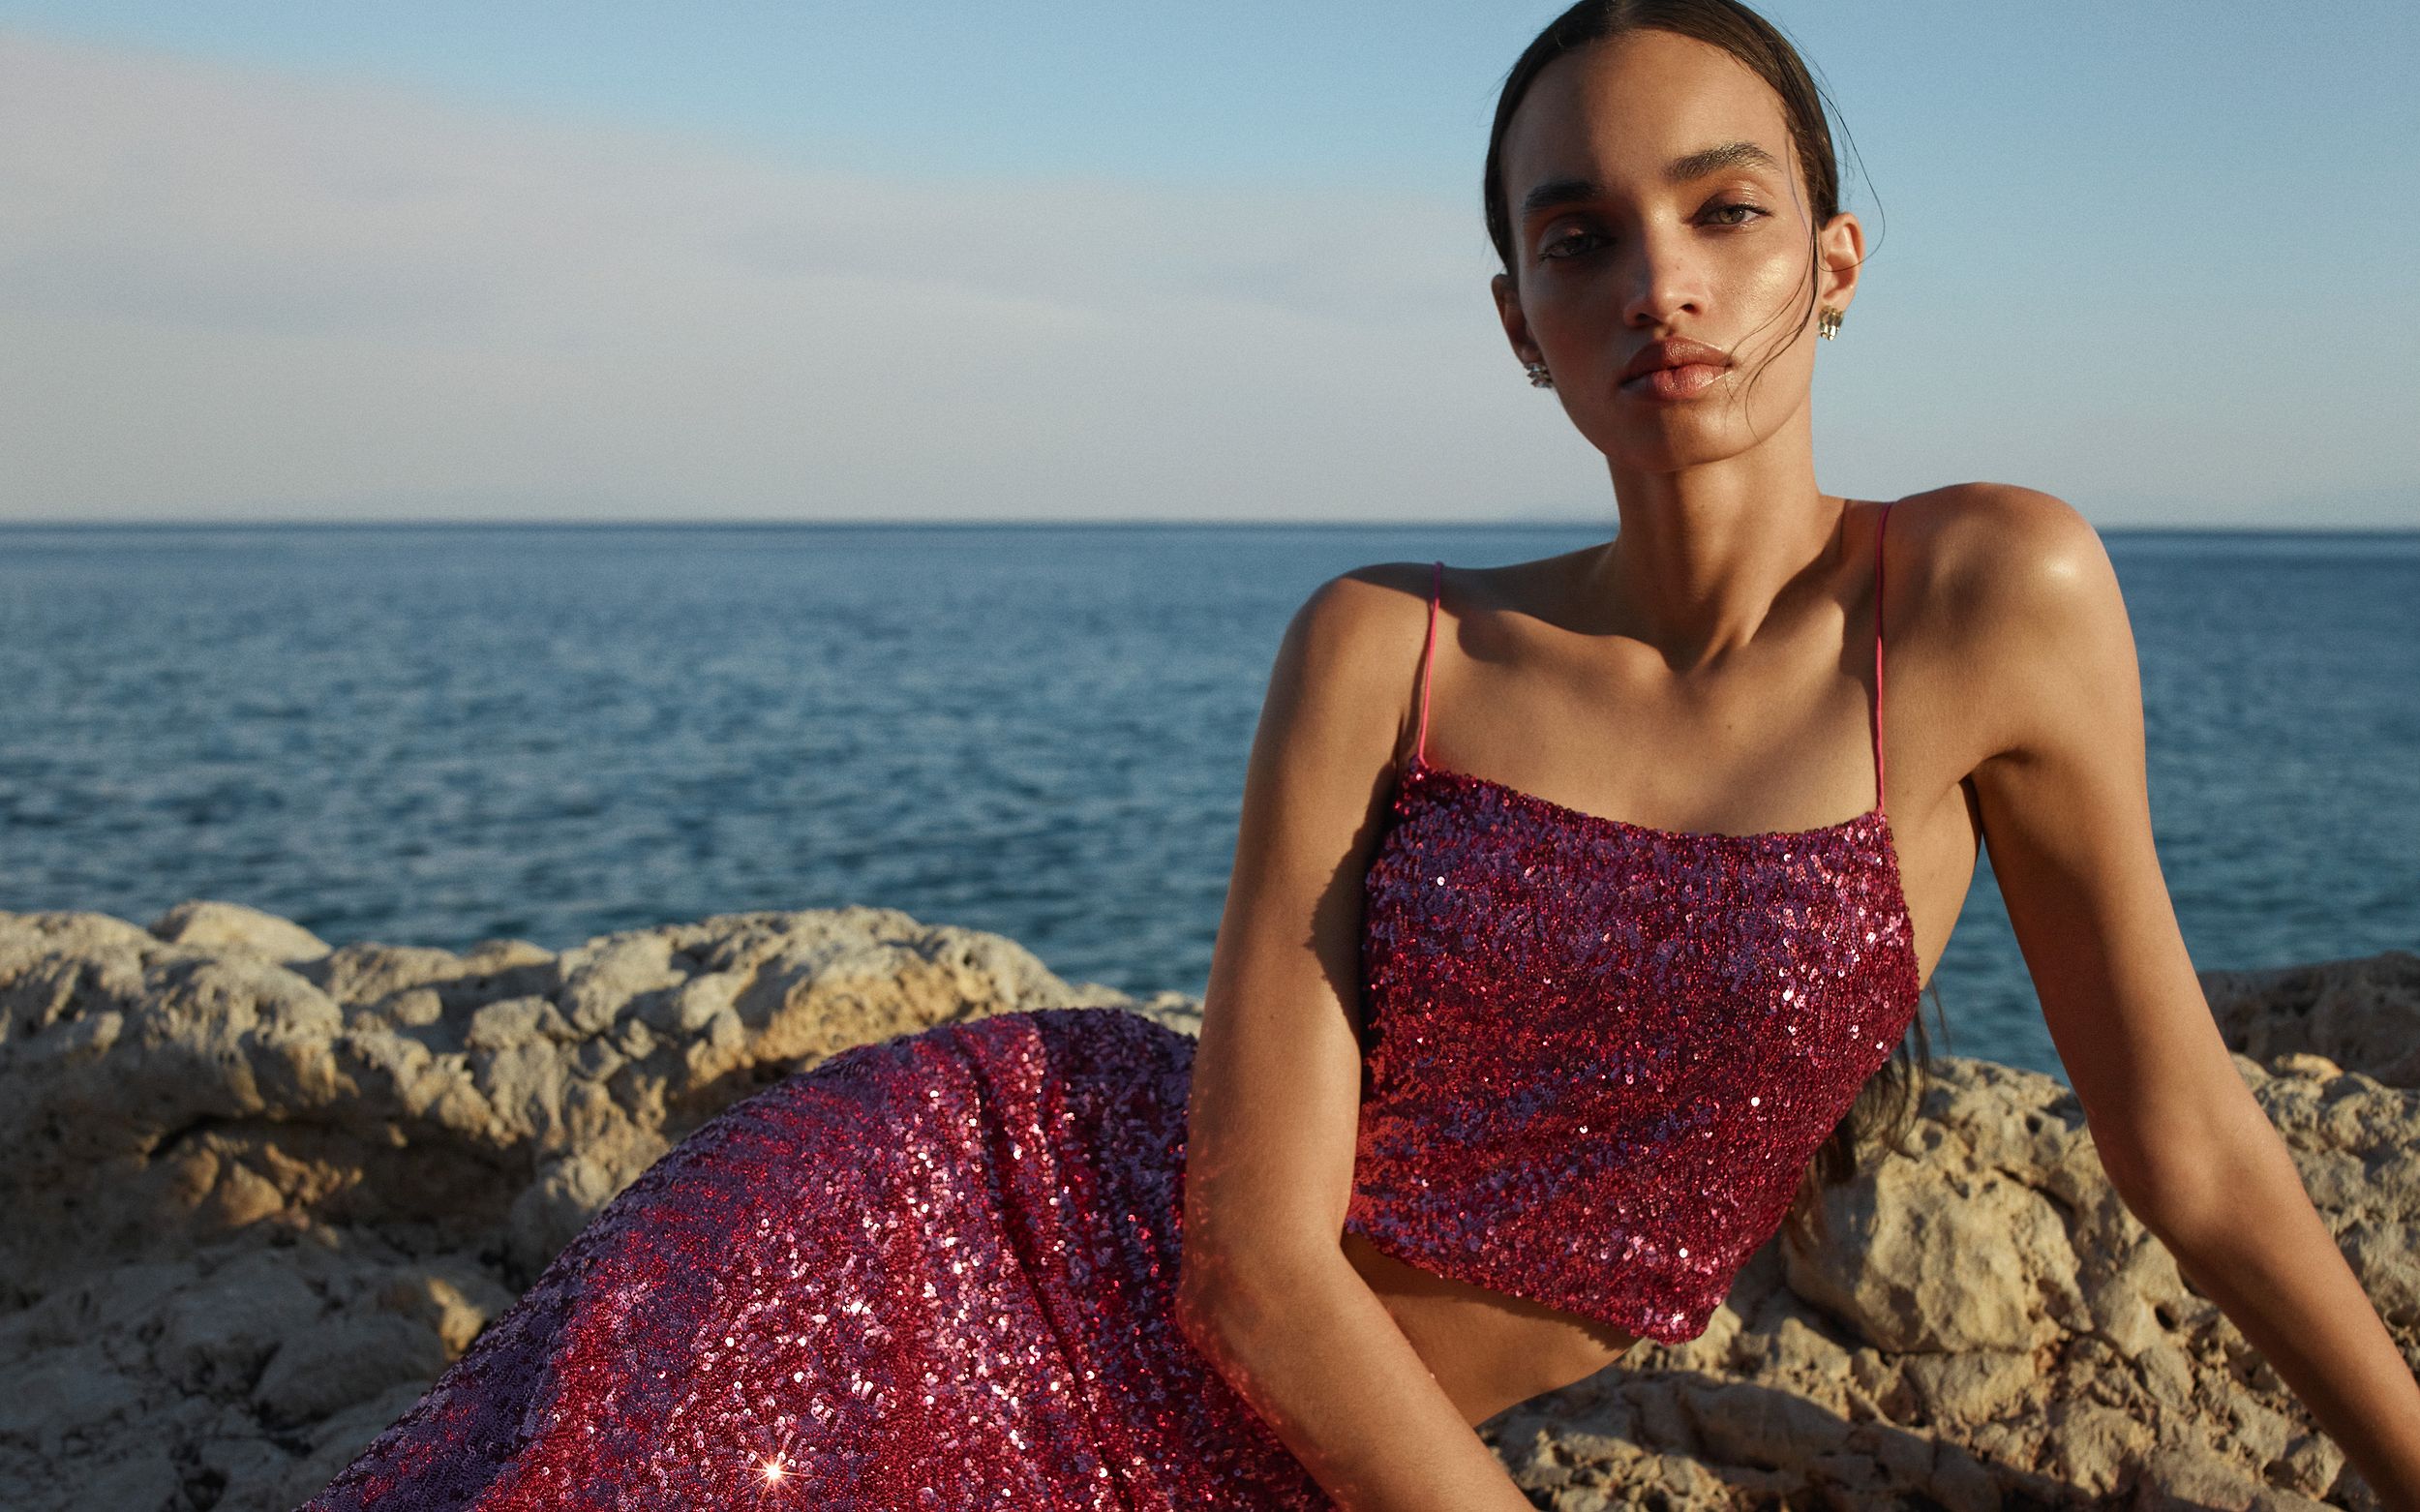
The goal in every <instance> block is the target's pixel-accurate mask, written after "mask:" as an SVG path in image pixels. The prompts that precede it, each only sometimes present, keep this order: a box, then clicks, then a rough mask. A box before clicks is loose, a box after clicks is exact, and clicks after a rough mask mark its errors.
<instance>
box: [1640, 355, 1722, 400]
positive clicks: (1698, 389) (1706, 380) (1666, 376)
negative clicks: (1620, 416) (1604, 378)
mask: <svg viewBox="0 0 2420 1512" xmlns="http://www.w3.org/2000/svg"><path fill="white" fill-rule="evenodd" d="M1722 376H1723V370H1722V368H1721V367H1720V366H1718V365H1717V364H1715V363H1711V362H1691V363H1687V364H1684V365H1682V366H1680V367H1678V368H1657V369H1655V370H1654V371H1653V372H1651V373H1642V374H1640V375H1639V376H1638V377H1637V378H1623V379H1622V380H1621V386H1622V388H1623V390H1624V391H1626V392H1628V393H1632V394H1636V395H1638V396H1639V397H1640V398H1642V399H1694V398H1696V397H1697V396H1698V395H1700V394H1703V393H1705V392H1706V391H1707V390H1708V389H1709V388H1711V387H1713V386H1714V380H1715V379H1717V378H1721V377H1722Z"/></svg>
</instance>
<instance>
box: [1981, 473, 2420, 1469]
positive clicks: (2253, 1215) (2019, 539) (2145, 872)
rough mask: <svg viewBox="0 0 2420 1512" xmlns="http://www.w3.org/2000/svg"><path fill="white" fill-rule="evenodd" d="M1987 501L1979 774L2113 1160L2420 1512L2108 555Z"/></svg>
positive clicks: (2405, 1417)
mask: <svg viewBox="0 0 2420 1512" xmlns="http://www.w3.org/2000/svg"><path fill="white" fill-rule="evenodd" d="M1979 503H1980V505H1981V507H1979V508H1977V509H1976V510H1975V511H1974V513H1973V515H1972V517H1971V519H1969V520H1963V521H1960V522H1958V523H1957V524H1956V525H1952V526H1948V527H1945V528H1944V529H1943V530H1942V532H1941V537H1940V540H1939V542H1938V543H1937V548H1936V549H1937V551H1938V552H1939V553H1941V554H1942V555H1939V556H1937V557H1936V561H1937V562H1943V563H1945V564H1947V565H1948V567H1949V570H1950V571H1951V573H1952V574H1953V575H1954V576H1955V577H1956V578H1957V579H1958V580H1959V581H1961V582H1962V583H1963V584H1964V585H1965V587H1964V589H1963V590H1961V591H1960V592H1959V593H1958V595H1957V596H1958V597H1959V599H1960V601H1961V603H1962V604H1963V605H1965V606H1966V607H1967V608H1968V610H1969V611H1970V614H1969V615H1968V616H1967V617H1966V623H1967V625H1968V633H1969V634H1970V635H1971V636H1973V637H1974V639H1973V640H1972V641H1970V642H1969V644H1970V645H1971V646H1975V647H1979V648H1982V650H1981V652H1980V653H1979V654H1981V655H1984V656H1986V657H1987V659H1988V663H1989V665H1988V667H1987V668H1979V671H1980V672H1981V674H1982V676H1983V677H1984V679H1985V680H1986V681H1987V684H1988V686H1989V687H1990V688H1991V689H1992V691H1993V693H1994V695H1995V696H1994V698H1993V699H1992V700H1991V705H1992V708H1993V709H1994V711H1995V713H1994V715H1993V717H1994V718H1995V719H1997V720H2000V721H2003V725H2004V727H2003V728H2000V729H1997V730H1995V731H1994V740H1993V742H1992V745H1993V748H1996V750H1997V754H1995V755H1993V756H1992V757H1991V758H1990V759H1989V760H1987V761H1985V762H1983V763H1982V764H1981V766H1979V767H1978V768H1977V769H1976V771H1975V773H1974V783H1975V789H1976V793H1977V797H1978V799H1979V800H1980V805H1981V814H1982V822H1983V833H1984V839H1985V841H1986V843H1987V844H1988V845H1989V847H1990V852H1991V862H1992V870H1993V872H1994V874H1995V875H1996V876H1997V878H1998V879H1999V883H2000V889H2001V892H2002V893H2003V894H2004V895H2005V897H2006V898H2007V901H2008V911H2009V918H2010V922H2012V924H2013V925H2014V927H2015V931H2016V937H2017V942H2018V945H2019V946H2020V948H2021V949H2022V950H2023V952H2024V955H2025V964H2026V966H2027V968H2028V969H2029V970H2030V972H2031V973H2032V976H2033V979H2034V983H2035V985H2036V987H2037V989H2038V991H2039V993H2040V996H2041V999H2042V1015H2043V1017H2044V1018H2045V1020H2047V1022H2048V1025H2049V1029H2050V1036H2051V1039H2052V1041H2053V1042H2054V1043H2056V1044H2057V1046H2058V1051H2059V1059H2060V1062H2061V1063H2062V1064H2063V1065H2064V1066H2065V1067H2066V1068H2067V1071H2068V1074H2069V1078H2070V1080H2071V1081H2072V1083H2073V1085H2074V1088H2075V1095H2076V1098H2077V1100H2078V1101H2079V1102H2080V1103H2082V1104H2083V1107H2084V1113H2085V1117H2086V1119H2087V1120H2088V1122H2089V1124H2090V1126H2091V1129H2092V1133H2093V1136H2094V1143H2095V1145H2096V1147H2097V1149H2098V1151H2099V1153H2100V1156H2101V1161H2102V1166H2103V1168H2104V1169H2106V1170H2107V1172H2108V1174H2109V1178H2110V1180H2111V1182H2112V1183H2113V1184H2114V1185H2115V1186H2116V1187H2117V1190H2118V1192H2119V1194H2120V1195H2121V1196H2123V1197H2124V1198H2125V1200H2126V1203H2127V1205H2128V1207H2129V1208H2131V1209H2132V1210H2133V1212H2134V1214H2135V1215H2136V1216H2137V1217H2139V1218H2140V1219H2141V1220H2142V1222H2143V1225H2144V1226H2145V1227H2147V1228H2149V1229H2150V1230H2151V1231H2152V1232H2153V1233H2154V1234H2155V1235H2157V1236H2158V1237H2159V1238H2160V1240H2161V1241H2162V1243H2163V1244H2164V1245H2166V1247H2167V1248H2168V1249H2169V1250H2170V1251H2171V1252H2173V1253H2174V1254H2175V1255H2176V1257H2177V1259H2178V1261H2179V1263H2180V1265H2181V1266H2182V1267H2183V1268H2184V1270H2185V1271H2186V1273H2187V1274H2188V1275H2189V1276H2190V1277H2191V1278H2192V1280H2193V1284H2194V1285H2197V1286H2198V1287H2200V1288H2201V1289H2202V1290H2203V1291H2204V1292H2206V1293H2207V1294H2208V1295H2209V1296H2210V1298H2211V1299H2212V1300H2213V1301H2215V1302H2217V1303H2218V1304H2219V1305H2220V1307H2221V1308H2222V1309H2223V1311H2224V1312H2225V1314H2226V1315H2227V1317H2228V1318H2229V1319H2230V1320H2231V1321H2232V1322H2234V1323H2235V1325H2236V1326H2237V1327H2238V1328H2240V1329H2241V1330H2242V1331H2243V1333H2244V1337H2245V1338H2247V1339H2248V1340H2250V1341H2251V1342H2252V1344H2253V1345H2254V1347H2256V1348H2257V1349H2259V1350H2260V1352H2261V1354H2262V1355H2263V1356H2264V1357H2265V1358H2267V1359H2268V1361H2269V1362H2270V1364H2271V1365H2272V1366H2274V1367H2275V1368H2276V1370H2277V1373H2278V1375H2279V1376H2282V1377H2283V1378H2284V1380H2285V1382H2286V1383H2287V1384H2288V1385H2289V1386H2290V1387H2291V1388H2292V1389H2293V1391H2294V1393H2295V1394H2296V1395H2297V1396H2298V1397H2299V1398H2300V1399H2301V1400H2302V1401H2303V1403H2304V1404H2305V1405H2306V1406H2309V1408H2310V1409H2311V1412H2312V1415H2313V1416H2314V1418H2316V1419H2317V1420H2318V1422H2319V1425H2320V1426H2321V1427H2322V1428H2323V1429H2325V1430H2326V1432H2327V1434H2328V1436H2330V1437H2331V1438H2334V1439H2335V1440H2336V1442H2337V1443H2338V1445H2339V1446H2340V1447H2342V1448H2343V1449H2344V1453H2345V1455H2346V1456H2347V1457H2348V1458H2349V1459H2350V1460H2351V1461H2352V1463H2353V1466H2354V1467H2355V1468H2356V1469H2358V1470H2359V1471H2360V1473H2361V1474H2362V1476H2363V1477H2364V1478H2365V1479H2366V1480H2368V1481H2369V1482H2370V1484H2371V1486H2372V1488H2373V1489H2374V1490H2375V1491H2376V1492H2377V1493H2378V1494H2379V1495H2380V1496H2381V1497H2385V1498H2386V1499H2387V1501H2388V1504H2389V1505H2393V1506H2398V1507H2420V1384H2415V1382H2414V1381H2413V1378H2412V1374H2411V1372H2410V1370H2409V1369H2408V1368H2406V1367H2405V1363H2404V1360H2403V1356H2402V1355H2401V1353H2400V1352H2399V1351H2398V1350H2397V1348H2396V1346H2395V1342H2394V1339H2393V1336H2392V1335H2390V1334H2389V1333H2388V1332H2387V1329H2386V1325H2385V1324H2384V1322H2382V1321H2381V1320H2380V1319H2379V1317H2378V1315H2377V1312H2376V1310H2375V1307H2373V1305H2372V1304H2371V1302H2370V1300H2369V1298H2368V1297H2367V1296H2365V1295H2364V1294H2363V1292H2362V1289H2361V1285H2360V1282H2359V1280H2358V1279H2357V1278H2356V1277H2355V1276H2354V1275H2353V1273H2352V1270H2351V1268H2350V1267H2349V1266H2348V1265H2347V1264H2346V1263H2345V1261H2344V1255H2343V1253H2342V1252H2341V1251H2340V1250H2339V1249H2338V1248H2337V1245H2336V1243H2335V1240H2334V1239H2333V1237H2332V1236H2331V1235H2330V1234H2329V1232H2328V1229H2327V1225H2326V1223H2325V1222H2324V1221H2323V1220H2322V1219H2321V1218H2320V1217H2319V1215H2318V1212H2317V1210H2316V1209H2315V1208H2314V1206H2313V1205H2312V1202H2311V1198H2310V1194H2309V1193H2308V1192H2307V1191H2306V1190H2305V1189H2304V1187H2303V1184H2302V1178H2301V1176H2300V1175H2299V1174H2298V1173H2297V1172H2296V1170H2295V1168H2294V1164H2293V1161H2292V1159H2291V1157H2290V1156H2289V1155H2288V1153H2287V1151H2286V1148H2285V1144H2284V1140H2283V1139H2281V1138H2280V1137H2279V1136H2278V1134H2277V1130H2276V1128H2275V1126H2274V1125H2272V1124H2271V1123H2270V1122H2269V1120H2268V1117H2267V1115H2265V1114H2264V1113H2262V1111H2261V1110H2260V1105H2259V1104H2258V1103H2256V1102H2255V1101H2254V1099H2253V1096H2252V1093H2251V1091H2250V1089H2249V1088H2247V1087H2246V1086H2245V1084H2244V1080H2243V1077H2242V1075H2241V1074H2239V1073H2238V1072H2237V1071H2236V1069H2235V1065H2234V1062H2233V1061H2232V1059H2231V1058H2230V1057H2229V1055H2228V1052H2227V1048H2226V1044H2225V1042H2224V1040H2223V1038H2222V1037H2221V1035H2220V1033H2219V1030H2218V1026H2217V1024H2216V1022H2215V1021H2214V1019H2213V1017H2212V1015H2211V1013H2210V1007H2209V1003H2208V1001H2207V999H2205V998H2204V996H2203V995H2202V992H2201V986H2200V983H2199V982H2198V981H2197V980H2196V979H2195V977H2194V973H2193V962H2192V960H2191V959H2190V958H2189V957H2188V955H2187V953H2186V950H2185V944H2184V939H2183V936H2182V935H2181V933H2180V932H2179V930H2178V928H2177V923H2176V916H2175V912H2174V909H2173V906H2172V904H2171V903H2170V900H2169V897H2168V892H2167V886H2166V883H2165V880H2164V879H2163V876H2162V874H2161V870H2160V862H2159V858H2158V856H2157V854H2156V853H2155V852H2154V850H2153V846H2152V832H2151V814H2150V803H2149V795H2148V790H2147V784H2146V780H2145V775H2144V764H2143V723H2142V693H2141V684H2140V681H2139V680H2138V674H2137V668H2136V665H2135V657H2134V643H2133V631H2132V629H2131V627H2130V626H2129V624H2128V621H2127V615H2126V607H2125V604H2124V601H2123V600H2122V598H2121V597H2120V594H2119V590H2118V583H2117V577H2116V574H2115V572H2114V571H2113V570H2112V569H2111V568H2110V565H2109V560H2108V557H2107V554H2106V552H2105V551H2104V550H2103V549H2102V544H2101V539H2100V536H2099V535H2098V534H2097V533H2096V532H2095V531H2094V530H2093V529H2092V527H2091V525H2090V524H2089V523H2088V522H2087V521H2085V520H2084V518H2083V517H2082V516H2081V515H2079V514H2077V513H2076V512H2075V511H2074V510H2073V509H2072V508H2071V507H2070V506H2069V505H2067V504H2066V503H2065V502H2063V501H2061V500H2060V499H2056V498H2053V497H2052V496H2050V495H2047V494H2038V493H2034V492H2033V491H2031V490H2024V489H2009V490H2005V491H2001V492H1998V493H1996V494H1994V495H1992V496H1988V497H1987V498H1985V499H1981V500H1979ZM1961 536H1962V537H1963V539H1961ZM1959 557H1962V558H1963V562H1962V565H1963V567H1964V568H1965V569H1966V570H1964V571H1960V570H1959V567H1960V565H1961V563H1959V562H1957V561H1956V560H1955V559H1956V558H1959Z"/></svg>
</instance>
